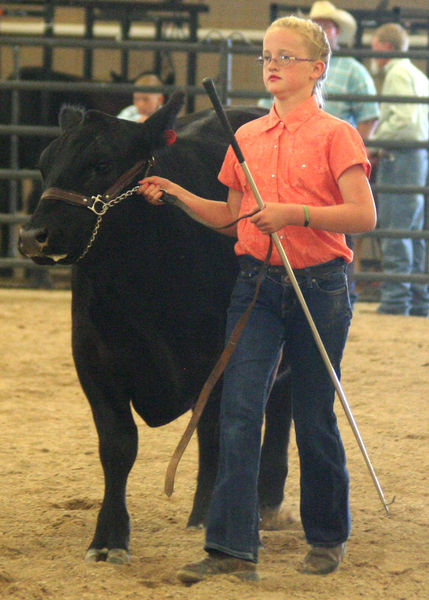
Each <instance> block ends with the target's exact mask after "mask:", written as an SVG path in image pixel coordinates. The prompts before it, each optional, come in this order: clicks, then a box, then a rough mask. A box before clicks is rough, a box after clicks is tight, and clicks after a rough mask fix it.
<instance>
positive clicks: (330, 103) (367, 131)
mask: <svg viewBox="0 0 429 600" xmlns="http://www.w3.org/2000/svg"><path fill="white" fill-rule="evenodd" d="M309 17H310V19H311V20H312V21H316V23H318V24H319V25H320V26H321V27H322V29H323V30H324V32H325V33H326V37H327V38H328V41H329V45H330V46H331V49H332V51H333V52H335V50H338V49H339V48H340V45H346V46H351V45H352V44H353V41H354V37H355V33H356V28H357V25H356V21H355V19H354V17H353V16H352V15H351V14H350V13H348V12H347V11H345V10H340V9H338V8H336V7H335V6H334V5H333V4H332V3H331V2H326V1H325V0H321V1H318V2H315V3H314V4H313V6H312V7H311V10H310V15H309ZM323 89H324V93H325V94H326V96H327V99H326V100H325V106H324V110H326V112H328V113H330V114H331V115H334V117H338V118H339V119H343V120H344V121H348V122H349V123H351V124H352V125H353V126H354V127H356V129H357V130H358V131H359V133H360V134H361V136H362V138H363V139H368V138H369V137H370V136H371V134H372V132H373V131H374V129H375V127H376V125H377V120H378V117H379V114H380V110H379V106H378V103H377V102H358V101H356V100H341V101H338V100H330V96H331V95H334V94H350V95H357V94H362V95H375V94H376V93H377V92H376V88H375V84H374V81H373V79H372V77H371V75H370V74H369V72H368V71H367V69H366V68H365V66H364V65H363V64H362V63H361V62H359V61H358V60H356V59H355V58H353V57H352V56H333V57H332V59H331V64H330V65H329V71H328V76H327V78H326V81H325V84H324V88H323ZM347 243H348V244H349V246H350V247H351V248H352V249H353V250H354V249H355V243H354V239H353V238H351V237H350V236H347ZM359 248H360V246H356V252H357V253H359ZM353 274H354V261H353V262H352V263H350V265H349V268H348V275H349V278H350V299H351V301H352V303H354V302H356V300H357V297H358V295H357V293H356V289H355V282H354V281H353Z"/></svg>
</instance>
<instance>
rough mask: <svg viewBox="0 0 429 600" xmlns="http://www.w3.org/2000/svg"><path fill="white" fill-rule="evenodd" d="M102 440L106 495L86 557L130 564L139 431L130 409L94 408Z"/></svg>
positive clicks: (101, 454) (93, 560) (100, 447)
mask: <svg viewBox="0 0 429 600" xmlns="http://www.w3.org/2000/svg"><path fill="white" fill-rule="evenodd" d="M92 409H93V414H94V420H95V424H96V427H97V431H98V436H99V451H100V459H101V463H102V466H103V471H104V480H105V491H104V498H103V504H102V506H101V509H100V512H99V514H98V519H97V527H96V530H95V534H94V538H93V540H92V542H91V544H90V546H89V549H88V551H87V553H86V557H85V560H86V561H89V562H97V561H106V562H110V563H117V564H124V563H127V562H129V560H130V556H129V537H130V519H129V515H128V511H127V506H126V485H127V479H128V475H129V472H130V471H131V468H132V466H133V464H134V461H135V459H136V456H137V427H136V425H135V423H134V420H133V417H132V414H131V411H130V407H129V405H126V406H122V407H121V408H120V409H119V408H118V407H115V408H111V407H108V406H106V405H103V404H102V405H97V406H95V407H94V406H92Z"/></svg>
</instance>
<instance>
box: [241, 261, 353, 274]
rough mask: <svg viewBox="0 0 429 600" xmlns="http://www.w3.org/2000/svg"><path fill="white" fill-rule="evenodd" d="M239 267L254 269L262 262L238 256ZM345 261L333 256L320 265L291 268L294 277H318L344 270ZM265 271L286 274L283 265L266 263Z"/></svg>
mask: <svg viewBox="0 0 429 600" xmlns="http://www.w3.org/2000/svg"><path fill="white" fill-rule="evenodd" d="M239 262H240V267H241V268H242V269H246V268H250V269H254V270H255V271H256V270H257V269H259V268H260V267H261V266H262V262H261V261H259V260H257V259H255V258H253V257H245V256H243V257H240V259H239ZM345 266H346V261H345V260H344V258H334V259H333V260H330V261H328V262H325V263H321V264H320V265H312V266H311V267H305V268H304V269H293V272H294V275H295V277H297V278H299V277H309V276H310V277H320V276H322V275H324V274H326V273H339V272H342V271H344V270H345ZM265 272H266V273H268V274H269V275H283V276H285V275H287V273H286V268H285V267H284V266H283V265H268V266H267V267H265Z"/></svg>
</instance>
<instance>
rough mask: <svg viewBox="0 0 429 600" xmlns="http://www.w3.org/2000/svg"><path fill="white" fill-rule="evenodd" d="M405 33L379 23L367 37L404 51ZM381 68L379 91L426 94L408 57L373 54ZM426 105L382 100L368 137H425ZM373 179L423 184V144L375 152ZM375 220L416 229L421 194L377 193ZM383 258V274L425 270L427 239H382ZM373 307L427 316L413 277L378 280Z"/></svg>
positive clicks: (425, 299) (427, 298)
mask: <svg viewBox="0 0 429 600" xmlns="http://www.w3.org/2000/svg"><path fill="white" fill-rule="evenodd" d="M408 43H409V40H408V34H407V32H406V31H405V29H404V28H403V27H401V25H398V24H397V23H386V24H384V25H382V26H381V27H379V28H378V29H377V30H376V31H375V33H374V38H373V42H372V48H373V50H376V51H379V52H395V51H398V52H405V51H406V50H408ZM374 60H375V63H376V66H377V67H378V68H379V69H380V70H382V71H383V72H384V75H385V77H384V82H383V86H382V90H381V93H382V95H384V96H423V97H428V96H429V81H428V78H427V77H426V75H425V74H424V73H423V72H422V71H421V70H420V69H418V68H417V67H416V66H415V65H413V63H412V62H411V61H410V59H409V58H375V59H374ZM428 127H429V119H428V105H427V104H417V103H412V104H407V103H405V102H382V104H381V116H380V121H379V124H378V126H377V129H376V130H375V133H374V136H373V139H375V140H382V141H387V142H388V141H391V142H395V143H398V142H411V143H412V142H426V143H427V141H428ZM378 154H379V164H378V170H377V177H376V181H377V183H378V184H381V185H383V184H388V185H409V186H424V185H426V178H427V174H428V151H427V149H426V148H389V149H383V150H382V151H379V152H378ZM377 198H378V224H379V226H380V228H381V229H407V230H410V231H421V230H422V229H423V227H424V220H425V198H424V195H423V194H421V193H420V194H419V193H412V194H403V193H400V192H379V193H378V194H377ZM381 250H382V263H383V271H384V272H385V273H406V274H411V275H417V274H420V275H421V274H422V273H424V271H425V256H426V242H425V240H424V239H422V238H405V239H395V238H382V240H381ZM380 292H381V298H380V304H379V306H378V308H377V312H379V313H383V314H395V315H412V316H420V317H427V316H428V313H429V290H428V286H427V285H426V284H423V283H418V282H407V281H383V282H382V283H381V286H380Z"/></svg>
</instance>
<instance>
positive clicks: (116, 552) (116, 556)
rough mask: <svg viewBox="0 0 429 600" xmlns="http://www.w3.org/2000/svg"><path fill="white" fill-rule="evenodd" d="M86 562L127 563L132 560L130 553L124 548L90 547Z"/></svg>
mask: <svg viewBox="0 0 429 600" xmlns="http://www.w3.org/2000/svg"><path fill="white" fill-rule="evenodd" d="M85 562H91V563H92V562H108V563H112V564H114V565H125V564H127V563H129V562H130V555H129V554H128V552H127V551H126V550H124V549H123V548H112V549H111V550H108V549H107V548H90V549H89V550H88V552H87V553H86V555H85Z"/></svg>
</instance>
